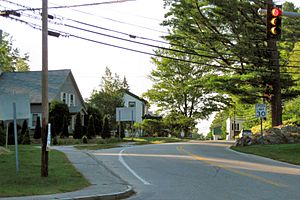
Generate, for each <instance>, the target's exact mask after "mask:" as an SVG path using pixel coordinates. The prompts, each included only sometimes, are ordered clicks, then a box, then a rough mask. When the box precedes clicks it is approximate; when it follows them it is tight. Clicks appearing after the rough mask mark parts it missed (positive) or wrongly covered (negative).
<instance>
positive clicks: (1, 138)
mask: <svg viewBox="0 0 300 200" xmlns="http://www.w3.org/2000/svg"><path fill="white" fill-rule="evenodd" d="M5 136H6V133H5V130H4V128H3V127H2V126H0V146H4V145H5V143H6V139H5Z"/></svg>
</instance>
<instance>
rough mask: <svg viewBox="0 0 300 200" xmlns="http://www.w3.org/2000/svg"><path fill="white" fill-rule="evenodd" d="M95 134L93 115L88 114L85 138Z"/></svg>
mask: <svg viewBox="0 0 300 200" xmlns="http://www.w3.org/2000/svg"><path fill="white" fill-rule="evenodd" d="M95 136H96V130H95V125H94V117H93V115H90V117H89V122H88V127H87V138H88V139H91V138H93V137H95Z"/></svg>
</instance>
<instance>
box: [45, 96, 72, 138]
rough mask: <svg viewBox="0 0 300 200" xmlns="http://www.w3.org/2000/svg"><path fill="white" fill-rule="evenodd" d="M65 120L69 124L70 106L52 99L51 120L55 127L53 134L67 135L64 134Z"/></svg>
mask: <svg viewBox="0 0 300 200" xmlns="http://www.w3.org/2000/svg"><path fill="white" fill-rule="evenodd" d="M64 120H67V123H68V124H69V120H70V112H69V108H68V106H67V105H66V104H65V103H63V102H60V101H52V102H51V104H50V109H49V121H50V123H51V126H52V127H53V133H52V136H53V137H54V136H58V135H60V136H61V137H67V135H63V134H62V132H63V126H64Z"/></svg>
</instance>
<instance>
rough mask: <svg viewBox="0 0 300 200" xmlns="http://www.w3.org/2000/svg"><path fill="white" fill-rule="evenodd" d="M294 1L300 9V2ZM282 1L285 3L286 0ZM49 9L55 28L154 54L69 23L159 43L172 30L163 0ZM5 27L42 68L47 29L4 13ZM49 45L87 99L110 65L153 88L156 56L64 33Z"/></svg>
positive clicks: (64, 0) (52, 61) (58, 1)
mask: <svg viewBox="0 0 300 200" xmlns="http://www.w3.org/2000/svg"><path fill="white" fill-rule="evenodd" d="M109 1H113V0H48V7H53V6H62V5H77V4H83V3H84V4H88V3H95V2H109ZM290 1H291V2H293V3H294V4H295V5H296V6H298V7H300V1H299V0H290ZM8 2H13V3H17V4H21V5H23V6H26V7H31V8H41V7H42V0H26V1H19V0H0V9H1V10H3V9H20V8H22V7H20V5H18V6H17V5H14V4H12V3H8ZM277 2H280V3H283V2H285V1H282V0H281V1H277ZM24 13H25V14H27V15H28V14H29V15H31V16H32V15H34V16H38V15H39V13H38V12H33V11H30V12H28V11H26V12H24ZM48 13H49V14H50V15H54V17H55V20H53V21H54V22H56V23H59V24H60V25H54V24H52V23H49V28H53V29H55V30H60V31H63V32H67V33H72V34H73V35H76V36H79V37H82V38H85V39H92V40H95V41H97V42H102V43H108V44H112V45H116V46H121V47H125V48H129V49H135V50H139V51H144V52H148V53H153V50H154V49H155V48H153V47H147V46H143V45H139V44H135V43H132V42H125V41H122V40H118V39H115V38H110V37H106V36H103V35H102V36H101V35H95V34H92V33H89V32H86V31H79V30H77V29H74V28H68V27H66V25H69V26H70V25H71V26H74V27H75V28H82V29H88V30H90V31H94V32H98V33H101V34H107V35H110V36H115V37H121V38H125V39H130V40H134V41H137V42H143V43H148V44H151V45H156V46H163V45H164V44H163V43H160V42H154V41H150V40H146V39H153V40H162V39H161V36H163V35H166V34H167V30H166V28H164V27H162V26H160V23H161V22H162V21H163V19H164V14H165V13H166V10H165V9H164V7H163V0H129V1H127V2H123V3H113V4H101V5H94V6H86V7H77V8H72V9H70V8H67V9H49V11H48ZM19 19H21V20H25V21H28V22H32V23H34V24H37V25H39V26H40V25H41V21H40V20H37V19H32V17H30V16H29V17H26V16H24V15H22V16H21V17H20V18H19ZM70 19H71V20H77V21H80V22H84V23H87V24H89V25H94V26H98V27H101V28H102V29H99V28H97V29H96V28H92V27H91V26H86V25H83V24H82V23H81V24H78V23H74V21H70ZM103 28H104V29H106V30H107V29H109V30H114V31H115V32H111V31H106V30H103ZM0 29H2V30H3V31H4V32H7V33H9V34H10V35H11V36H13V39H14V46H15V47H17V48H19V49H20V50H21V53H28V54H29V56H30V63H29V64H30V70H32V71H36V70H41V69H42V44H41V43H42V33H41V31H40V30H36V29H34V28H32V27H30V26H28V25H27V24H24V23H20V22H17V21H13V20H10V19H6V18H4V17H1V18H0ZM116 32H122V33H116ZM124 33H126V34H131V35H134V36H138V37H139V38H141V37H143V38H144V39H138V38H136V39H132V38H130V37H129V36H128V35H124ZM145 38H146V39H145ZM48 46H49V49H48V54H49V55H48V56H49V57H48V60H49V64H48V65H49V67H48V68H49V70H56V69H71V70H72V73H73V75H74V77H75V80H76V82H77V85H78V87H79V89H80V91H81V94H82V96H83V98H84V99H86V98H89V97H90V95H91V93H92V91H93V90H94V89H99V85H100V82H101V77H102V76H103V75H104V71H105V68H106V67H109V68H110V69H111V71H112V72H113V73H117V74H118V75H119V76H120V77H121V78H123V77H124V76H125V77H126V79H127V81H128V83H129V86H130V90H131V92H133V93H134V94H136V95H139V96H140V95H142V94H143V93H144V92H146V91H147V90H148V89H150V88H151V86H152V83H151V81H150V80H149V78H148V76H149V74H150V72H151V70H153V69H155V66H154V65H153V64H152V63H151V56H150V55H145V54H141V53H136V52H132V51H128V50H123V49H119V48H115V47H110V46H106V45H103V44H99V43H93V42H88V41H86V40H82V39H77V38H74V37H61V36H60V37H59V38H56V37H52V36H49V37H48ZM211 120H212V118H210V120H209V121H208V122H206V123H205V125H203V126H202V127H200V129H201V130H202V131H204V132H205V131H207V129H208V127H209V124H210V122H211Z"/></svg>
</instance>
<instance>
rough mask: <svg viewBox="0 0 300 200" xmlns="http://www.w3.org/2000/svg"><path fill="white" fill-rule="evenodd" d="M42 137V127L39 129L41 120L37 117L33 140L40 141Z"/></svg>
mask: <svg viewBox="0 0 300 200" xmlns="http://www.w3.org/2000/svg"><path fill="white" fill-rule="evenodd" d="M41 137H42V127H41V118H40V117H39V116H38V117H37V118H36V124H35V129H34V135H33V138H34V139H40V138H41Z"/></svg>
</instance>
